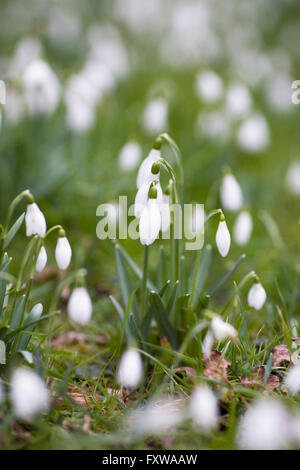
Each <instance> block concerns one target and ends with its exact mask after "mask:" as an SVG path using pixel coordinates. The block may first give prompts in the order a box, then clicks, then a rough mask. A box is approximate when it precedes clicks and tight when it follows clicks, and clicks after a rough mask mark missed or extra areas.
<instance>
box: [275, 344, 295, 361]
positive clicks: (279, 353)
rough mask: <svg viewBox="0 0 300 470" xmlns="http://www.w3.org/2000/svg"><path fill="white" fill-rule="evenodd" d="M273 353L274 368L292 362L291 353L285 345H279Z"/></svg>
mask: <svg viewBox="0 0 300 470" xmlns="http://www.w3.org/2000/svg"><path fill="white" fill-rule="evenodd" d="M272 353H273V366H274V367H280V366H283V365H287V364H289V363H290V362H291V355H290V351H289V350H288V348H287V347H286V346H285V345H284V344H279V345H278V346H275V348H274V349H273V351H272Z"/></svg>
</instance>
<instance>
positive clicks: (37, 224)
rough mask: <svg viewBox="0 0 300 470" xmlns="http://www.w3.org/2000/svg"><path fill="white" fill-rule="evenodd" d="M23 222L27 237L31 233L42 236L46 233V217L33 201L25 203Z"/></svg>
mask: <svg viewBox="0 0 300 470" xmlns="http://www.w3.org/2000/svg"><path fill="white" fill-rule="evenodd" d="M25 224H26V235H27V237H30V236H31V235H38V236H39V237H44V236H45V235H46V230H47V225H46V219H45V216H44V214H43V212H42V211H41V210H40V208H39V206H38V205H37V204H36V203H35V202H33V203H32V204H28V205H27V209H26V215H25Z"/></svg>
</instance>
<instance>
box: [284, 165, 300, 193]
mask: <svg viewBox="0 0 300 470" xmlns="http://www.w3.org/2000/svg"><path fill="white" fill-rule="evenodd" d="M286 184H287V187H288V189H289V190H290V192H291V193H292V194H295V196H299V195H300V161H295V162H293V163H291V164H290V166H289V168H288V171H287V175H286Z"/></svg>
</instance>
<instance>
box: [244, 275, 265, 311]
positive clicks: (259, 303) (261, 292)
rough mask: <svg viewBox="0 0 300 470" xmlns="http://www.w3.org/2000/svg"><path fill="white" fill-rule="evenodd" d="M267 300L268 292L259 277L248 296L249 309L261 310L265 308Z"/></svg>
mask: <svg viewBox="0 0 300 470" xmlns="http://www.w3.org/2000/svg"><path fill="white" fill-rule="evenodd" d="M266 299H267V294H266V291H265V289H264V288H263V286H262V285H261V283H260V281H259V279H258V277H256V278H255V280H254V284H253V286H252V287H251V289H250V291H249V294H248V305H249V307H253V308H255V310H260V309H261V308H262V307H263V306H264V303H265V301H266Z"/></svg>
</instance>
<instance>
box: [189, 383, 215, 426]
mask: <svg viewBox="0 0 300 470" xmlns="http://www.w3.org/2000/svg"><path fill="white" fill-rule="evenodd" d="M189 410H190V416H191V418H192V419H193V421H194V422H195V424H197V426H199V427H200V428H202V429H204V430H205V431H211V430H212V429H215V428H216V427H217V425H218V418H219V406H218V400H217V398H216V396H215V395H214V393H213V392H212V391H211V390H210V389H209V388H208V387H206V386H198V387H197V388H196V389H195V390H194V392H193V394H192V396H191V401H190V406H189Z"/></svg>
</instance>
